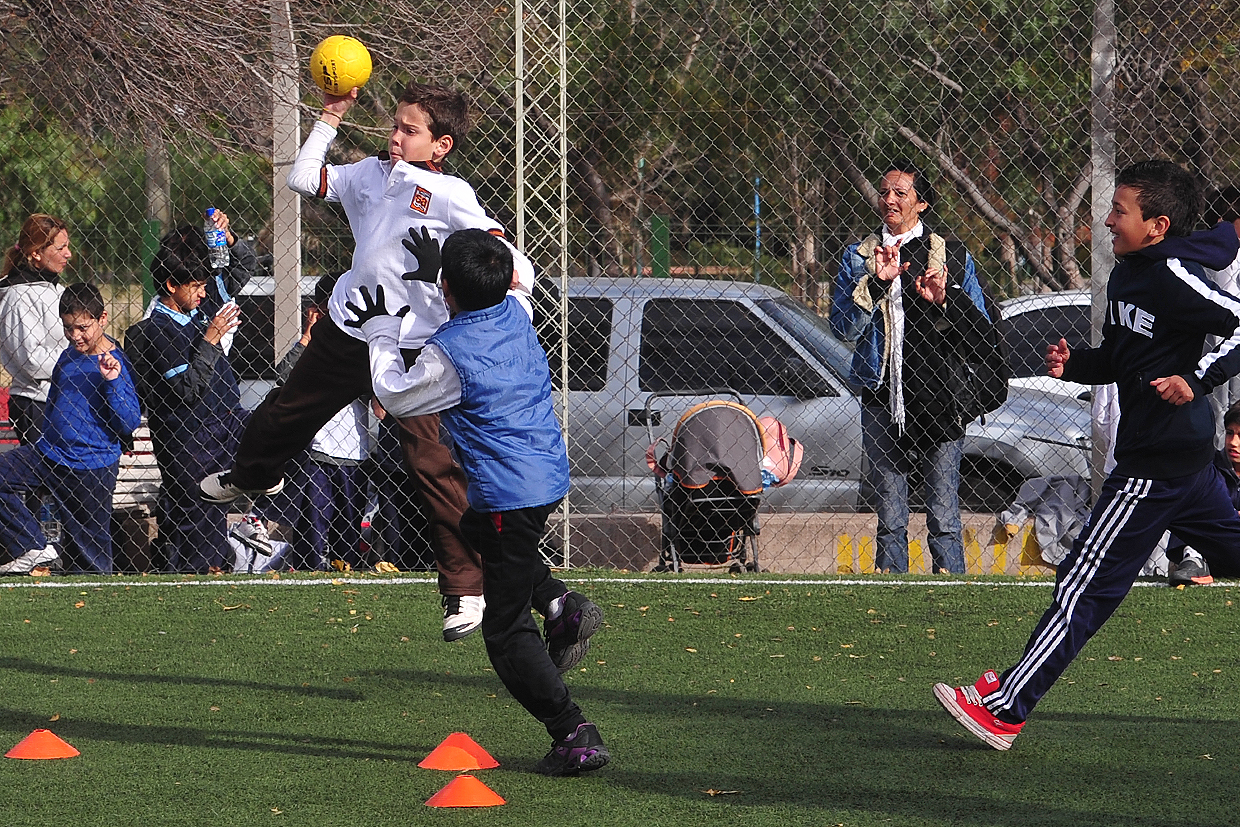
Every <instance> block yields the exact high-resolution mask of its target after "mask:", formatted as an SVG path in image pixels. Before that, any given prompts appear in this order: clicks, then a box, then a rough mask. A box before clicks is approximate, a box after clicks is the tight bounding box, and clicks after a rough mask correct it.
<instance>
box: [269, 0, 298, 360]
mask: <svg viewBox="0 0 1240 827" xmlns="http://www.w3.org/2000/svg"><path fill="white" fill-rule="evenodd" d="M271 51H272V57H273V64H274V69H273V74H272V79H271V126H272V145H271V177H272V182H271V183H272V198H271V230H272V232H271V256H272V265H271V266H272V273H273V275H274V276H275V282H276V283H275V288H274V294H273V299H274V302H273V303H274V306H275V307H274V309H275V330H274V333H273V335H272V340H273V341H272V356H273V359H274V363H275V364H279V361H280V358H281V357H282V356H283V355H284V351H285V349H286V348H287V347H288V346H289V344H290V343H291V342H292V341H293V340H295V339H296V338H297V337H299V336H300V335H301V278H300V277H301V196H300V195H298V194H297V193H295V192H293V191H292V190H291V189H289V188H288V185H287V184H286V183H285V178H286V177H287V176H288V168H289V167H290V166H292V163H293V160H294V159H295V158H296V157H297V151H298V149H299V148H300V146H301V118H300V115H299V114H298V111H297V103H298V99H299V91H300V90H299V89H298V71H297V48H296V46H295V45H294V43H293V17H292V14H291V12H290V10H289V0H272V3H271Z"/></svg>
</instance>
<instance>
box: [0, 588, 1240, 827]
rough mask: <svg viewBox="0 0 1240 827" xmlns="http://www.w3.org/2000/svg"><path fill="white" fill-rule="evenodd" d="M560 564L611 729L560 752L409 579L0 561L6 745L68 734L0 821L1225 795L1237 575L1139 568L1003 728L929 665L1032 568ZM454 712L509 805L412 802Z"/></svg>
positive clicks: (584, 816)
mask: <svg viewBox="0 0 1240 827" xmlns="http://www.w3.org/2000/svg"><path fill="white" fill-rule="evenodd" d="M566 577H567V578H569V579H570V580H574V588H576V589H577V590H579V591H583V592H586V593H587V594H589V595H590V596H591V597H592V599H594V600H595V601H596V602H597V603H599V604H600V605H601V606H602V607H603V609H604V612H605V614H606V626H605V627H604V629H603V630H602V631H601V632H600V633H599V634H598V636H597V637H596V638H595V645H594V647H593V648H592V649H591V651H590V654H589V656H588V657H587V659H586V660H585V662H584V663H583V665H582V668H581V669H580V670H578V671H574V672H573V673H571V674H570V675H569V676H568V678H567V681H568V684H569V687H570V690H571V691H572V693H573V696H574V698H575V699H576V700H577V701H578V703H579V704H580V705H581V706H582V708H583V709H584V710H585V712H586V714H587V716H588V717H589V718H590V719H591V720H593V721H595V722H596V723H597V724H598V726H599V730H600V732H601V733H602V734H603V736H604V738H605V739H606V740H607V743H608V745H609V746H610V748H611V750H612V755H613V762H612V764H611V765H610V766H608V767H606V768H604V769H602V770H600V771H598V772H595V773H592V774H589V775H586V776H583V777H581V778H575V779H572V778H570V779H548V778H543V777H541V776H538V775H535V774H534V773H533V772H532V771H531V769H532V766H533V764H534V763H535V762H536V761H537V760H538V759H539V758H540V757H541V756H542V755H543V753H544V752H546V750H547V748H548V747H549V745H550V742H549V740H548V738H547V736H546V733H545V732H544V731H543V730H542V728H541V727H540V726H539V725H538V724H537V723H536V722H535V721H534V720H533V719H532V718H530V717H529V716H528V715H527V714H526V713H525V712H524V710H522V709H521V708H520V707H519V706H518V705H517V704H516V703H515V702H513V701H512V699H511V698H510V697H509V696H508V695H507V693H506V692H505V691H504V689H503V688H502V686H501V685H500V683H499V681H498V679H497V678H496V677H495V674H494V672H493V671H491V669H490V666H489V664H488V662H487V659H486V653H485V651H484V648H483V643H482V640H481V637H480V636H479V635H475V636H473V637H471V638H468V639H466V640H464V641H460V642H457V643H453V644H445V643H443V642H442V640H441V639H440V638H439V626H440V609H439V601H438V598H437V595H436V594H435V592H434V587H433V585H432V584H430V582H429V581H427V580H425V579H421V580H414V579H411V578H401V577H396V578H390V577H389V578H366V577H359V578H356V579H355V580H349V581H342V580H337V581H336V582H335V583H333V581H332V580H331V579H330V578H323V579H321V580H315V581H314V582H312V583H310V584H303V585H294V584H289V583H288V582H287V578H286V579H285V580H284V581H280V582H279V583H276V582H275V581H272V582H270V583H249V582H243V581H232V582H228V581H227V579H224V580H223V581H222V582H217V583H214V584H211V585H201V584H202V583H203V582H204V581H203V580H202V579H198V580H195V581H192V582H193V583H194V585H183V584H182V585H178V583H177V582H175V581H172V580H168V581H166V582H164V583H160V584H157V585H152V584H151V583H152V581H151V580H145V581H137V580H133V579H126V578H116V579H114V580H107V581H98V582H92V583H89V584H84V585H73V586H69V587H65V583H66V582H67V581H65V580H58V581H55V582H56V583H57V585H58V586H60V587H57V588H47V587H43V588H31V587H21V588H8V587H6V586H7V583H6V584H0V641H2V642H3V643H2V644H0V751H3V750H7V749H9V748H10V747H11V746H13V745H15V744H16V743H17V742H18V741H20V740H21V739H22V738H24V737H25V736H27V735H28V734H30V732H31V731H33V730H34V729H36V728H47V729H51V730H52V731H53V732H54V733H56V734H57V735H58V736H60V737H61V738H64V739H65V740H66V741H68V742H69V743H71V744H72V745H73V746H75V747H76V748H77V749H79V750H81V753H82V754H81V755H80V756H79V757H76V758H71V759H63V760H53V761H27V760H14V759H7V758H6V759H0V813H2V814H3V817H4V823H5V824H6V825H41V827H47V825H74V827H78V825H128V824H151V825H179V824H186V825H190V824H192V825H208V824H210V825H234V824H235V825H254V824H272V825H316V827H318V826H321V827H327V825H349V826H350V827H353V826H354V825H388V824H392V825H396V824H400V825H405V824H410V823H417V824H448V825H458V824H469V825H473V824H486V825H488V826H490V825H497V826H498V825H544V824H545V825H555V826H556V827H558V826H559V825H565V827H567V825H575V824H588V825H620V827H627V825H633V826H634V827H637V825H643V826H646V827H648V826H649V825H697V824H701V825H707V824H710V825H715V824H723V825H747V827H764V826H765V825H769V826H770V827H776V825H848V827H854V825H855V826H856V827H868V825H1035V824H1036V825H1083V824H1088V825H1114V827H1133V826H1134V825H1135V826H1136V827H1144V826H1146V825H1148V826H1149V827H1154V825H1159V826H1160V827H1161V825H1180V824H1184V825H1226V824H1234V823H1235V820H1236V816H1235V809H1234V807H1233V806H1232V805H1233V802H1234V801H1235V797H1236V796H1235V793H1234V786H1235V778H1236V777H1237V771H1238V769H1240V755H1238V754H1237V737H1236V736H1237V724H1238V718H1240V684H1238V683H1237V680H1236V678H1237V672H1238V671H1240V663H1238V662H1237V660H1238V647H1237V644H1238V643H1240V641H1238V639H1237V631H1236V626H1237V620H1238V619H1240V615H1238V612H1237V607H1236V606H1235V605H1234V601H1235V600H1236V598H1237V589H1233V588H1231V587H1226V586H1223V587H1212V588H1195V589H1189V590H1186V591H1175V590H1171V589H1167V588H1138V589H1135V590H1134V591H1133V593H1132V594H1131V595H1130V596H1129V598H1128V600H1127V601H1126V602H1125V603H1124V604H1123V605H1122V606H1121V607H1120V610H1119V611H1118V612H1117V613H1116V615H1115V616H1114V617H1113V618H1112V619H1111V621H1110V622H1109V623H1108V624H1107V626H1106V627H1105V628H1104V629H1103V631H1102V632H1101V633H1100V634H1099V635H1098V636H1097V637H1096V638H1095V639H1094V640H1093V641H1092V642H1091V643H1090V645H1089V646H1087V647H1086V649H1085V651H1084V652H1083V653H1082V655H1081V657H1080V658H1078V660H1077V662H1076V663H1074V664H1073V665H1072V666H1071V667H1070V668H1069V670H1068V671H1067V673H1066V674H1065V675H1064V677H1063V679H1062V680H1061V681H1060V682H1059V683H1058V684H1057V685H1056V686H1055V687H1054V688H1053V689H1052V690H1051V691H1050V693H1048V695H1047V696H1046V698H1045V699H1044V700H1043V702H1042V704H1041V705H1040V706H1039V707H1038V709H1037V710H1036V711H1035V713H1034V714H1033V716H1032V717H1031V718H1030V721H1029V723H1028V725H1027V726H1026V727H1025V731H1024V733H1023V734H1022V735H1021V736H1020V738H1019V739H1018V740H1017V742H1016V746H1015V748H1014V749H1013V750H1012V751H1011V752H1007V753H1000V752H996V751H994V750H991V749H989V748H987V747H986V746H984V745H983V744H982V743H981V742H980V741H977V740H976V739H975V738H973V737H972V736H971V735H968V734H967V733H966V732H965V731H964V730H963V729H961V728H960V726H959V725H958V724H956V723H955V722H954V721H953V720H952V719H951V718H950V717H949V716H948V715H947V714H946V713H945V712H944V711H943V710H942V709H941V708H940V707H939V705H938V704H937V703H936V702H935V700H934V698H933V697H932V695H931V693H930V686H931V685H932V684H933V683H934V682H935V681H939V680H942V681H947V682H949V683H953V684H958V683H968V682H972V681H973V680H975V679H976V678H977V676H978V674H980V672H981V671H982V670H983V669H985V668H989V667H994V668H999V669H1001V668H1003V667H1006V666H1008V665H1010V663H1011V662H1012V661H1013V660H1014V659H1015V657H1016V656H1017V655H1018V654H1019V651H1020V649H1021V647H1022V646H1023V644H1024V642H1025V639H1026V637H1027V636H1028V634H1029V632H1030V630H1031V629H1032V627H1033V624H1034V623H1035V621H1036V620H1037V618H1038V617H1039V615H1040V614H1041V612H1042V609H1043V608H1044V607H1045V605H1046V603H1047V600H1048V599H1049V595H1050V588H1049V585H1047V584H1045V583H1041V584H1037V585H1033V586H1030V585H1028V583H1027V581H1017V580H1014V579H1010V578H1009V579H1004V578H993V579H987V580H986V581H974V582H970V583H967V584H964V583H955V584H949V583H948V582H947V581H944V580H939V581H937V582H935V581H931V580H930V579H928V578H924V577H921V578H919V577H909V578H873V579H871V580H868V581H866V582H863V583H858V582H856V581H846V580H842V579H841V580H831V579H824V578H804V579H803V580H798V579H782V578H781V579H780V580H779V581H774V580H773V579H772V578H767V577H763V576H745V577H738V578H734V579H728V578H721V579H720V580H719V581H718V582H688V581H686V579H684V578H683V577H682V578H681V579H677V578H676V577H674V576H668V577H666V578H650V577H644V578H642V577H629V578H625V577H624V576H623V575H613V574H611V573H604V572H580V571H574V572H571V573H569V574H568V575H566ZM9 582H14V581H9ZM20 582H23V583H25V582H26V581H24V580H23V581H20ZM101 583H102V584H101ZM139 583H141V585H139ZM456 731H460V732H466V733H468V734H469V735H471V736H472V737H473V738H474V739H475V740H476V741H478V742H479V743H480V744H481V745H482V746H483V747H484V748H486V749H487V750H488V751H490V752H491V754H492V755H494V756H495V758H496V759H498V760H499V762H500V764H501V766H500V767H499V768H497V769H491V770H482V771H478V772H476V773H475V774H476V775H477V777H478V778H480V779H481V780H482V781H484V782H485V783H486V784H487V785H488V786H489V787H490V788H491V789H493V790H495V791H496V792H497V793H499V794H500V795H501V796H503V797H504V798H505V799H506V800H507V804H505V805H503V806H500V807H495V808H488V809H432V808H428V807H426V806H424V802H425V801H426V799H428V798H429V797H430V796H432V795H433V794H434V793H435V792H436V791H438V790H439V789H440V788H442V787H443V786H444V785H445V784H447V783H448V782H449V781H450V780H451V779H452V777H453V776H452V774H451V773H444V772H438V771H432V770H424V769H420V768H419V767H418V766H417V764H418V762H419V761H421V760H422V759H423V758H424V757H425V756H426V755H427V754H428V753H429V752H430V751H431V750H432V749H434V747H435V746H436V745H437V744H438V743H439V742H440V741H441V740H442V739H443V738H444V737H445V736H447V735H448V734H450V733H452V732H456ZM712 793H714V794H712Z"/></svg>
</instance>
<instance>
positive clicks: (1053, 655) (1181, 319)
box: [934, 161, 1240, 750]
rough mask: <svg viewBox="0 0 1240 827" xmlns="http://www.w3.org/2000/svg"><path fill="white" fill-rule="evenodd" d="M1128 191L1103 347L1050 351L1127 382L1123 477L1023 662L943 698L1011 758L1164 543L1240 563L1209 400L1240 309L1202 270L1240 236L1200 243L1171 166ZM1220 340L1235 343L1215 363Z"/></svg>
mask: <svg viewBox="0 0 1240 827" xmlns="http://www.w3.org/2000/svg"><path fill="white" fill-rule="evenodd" d="M1115 183H1116V186H1115V195H1114V196H1113V197H1112V199H1111V213H1110V215H1108V216H1107V221H1106V225H1107V229H1109V230H1110V231H1111V247H1112V249H1113V250H1114V251H1115V257H1116V263H1115V269H1114V270H1112V271H1111V278H1110V280H1109V281H1108V282H1107V318H1106V322H1105V323H1104V324H1103V327H1102V344H1101V345H1100V346H1099V347H1096V348H1081V349H1078V350H1071V351H1070V350H1069V349H1068V344H1067V342H1066V341H1064V340H1063V339H1060V340H1059V342H1058V343H1057V344H1053V345H1050V346H1049V347H1048V348H1047V351H1046V367H1047V373H1048V374H1049V375H1051V376H1054V377H1056V378H1061V379H1064V380H1068V381H1073V382H1080V383H1082V384H1086V385H1105V384H1108V383H1111V382H1115V383H1116V384H1117V386H1118V388H1119V407H1120V420H1119V428H1118V430H1117V432H1116V437H1115V468H1114V469H1113V470H1112V471H1111V474H1110V475H1109V476H1108V477H1107V478H1106V481H1105V482H1104V483H1103V484H1102V492H1101V493H1100V495H1099V496H1098V500H1097V502H1096V503H1095V504H1094V509H1093V512H1092V513H1091V514H1090V516H1089V521H1088V522H1087V523H1086V525H1085V528H1084V529H1082V531H1081V534H1080V536H1078V537H1077V538H1076V542H1075V543H1074V544H1073V546H1072V551H1071V552H1069V553H1068V556H1067V557H1066V558H1065V559H1064V561H1063V562H1062V563H1060V564H1059V568H1058V570H1057V572H1056V576H1055V591H1054V593H1053V595H1052V599H1051V605H1050V607H1049V608H1048V609H1047V610H1046V612H1045V614H1043V615H1042V619H1041V620H1039V621H1038V624H1037V626H1036V627H1035V628H1034V630H1033V634H1032V635H1030V637H1029V642H1028V643H1027V644H1026V645H1025V651H1024V653H1023V654H1022V655H1021V657H1020V659H1019V660H1018V661H1017V662H1016V664H1015V665H1014V666H1012V667H1011V668H1009V669H1007V670H1006V671H1005V672H1003V673H1002V674H999V673H997V672H995V671H994V670H987V671H986V672H983V673H982V676H981V677H980V678H979V679H978V680H977V682H976V683H974V684H973V685H971V686H961V687H952V686H949V685H948V684H945V683H939V684H935V686H934V696H935V698H937V699H938V701H939V703H941V704H942V705H943V707H944V708H945V709H946V710H947V711H948V712H949V713H951V715H952V717H953V718H955V719H956V720H957V721H958V722H959V723H960V724H961V725H962V726H963V727H965V729H967V730H968V731H969V732H971V733H972V734H973V735H975V736H977V737H978V738H980V739H981V740H983V741H985V742H986V743H987V744H988V745H989V746H991V747H993V748H994V749H998V750H1006V749H1010V748H1011V746H1012V742H1013V741H1015V740H1016V736H1017V735H1019V734H1020V731H1021V729H1022V728H1023V727H1024V725H1025V719H1026V717H1027V716H1028V714H1029V713H1030V712H1031V711H1033V708H1034V706H1035V705H1036V704H1037V703H1038V701H1039V700H1041V698H1042V696H1043V695H1044V694H1046V692H1047V691H1048V690H1049V689H1050V688H1051V686H1052V685H1053V684H1054V683H1055V681H1056V680H1058V679H1059V676H1060V675H1061V674H1063V671H1064V670H1065V669H1067V668H1068V665H1069V664H1070V663H1072V661H1073V659H1074V658H1075V657H1076V656H1077V654H1078V653H1079V652H1080V651H1081V649H1082V648H1083V647H1084V646H1085V644H1086V642H1088V641H1089V639H1090V638H1091V637H1093V636H1094V634H1095V633H1096V632H1097V631H1098V630H1099V629H1100V628H1102V624H1104V623H1106V621H1107V618H1109V617H1110V616H1111V613H1112V612H1114V611H1115V610H1116V609H1117V608H1118V607H1119V604H1120V602H1121V601H1123V599H1124V597H1125V596H1126V595H1127V594H1128V590H1129V589H1131V588H1132V584H1133V581H1135V580H1136V579H1137V575H1138V574H1140V573H1141V567H1142V566H1143V565H1144V564H1145V561H1146V560H1147V559H1148V558H1149V556H1150V552H1151V551H1152V550H1153V549H1154V546H1155V544H1156V543H1157V542H1158V540H1159V539H1160V538H1161V537H1162V535H1163V532H1164V531H1166V530H1168V529H1170V530H1171V532H1172V533H1173V534H1175V535H1176V536H1177V537H1179V538H1180V539H1181V540H1183V541H1185V542H1187V543H1190V544H1191V545H1192V546H1193V547H1194V548H1196V549H1197V550H1198V551H1200V552H1201V553H1202V554H1203V555H1205V557H1206V559H1208V560H1209V561H1210V565H1211V567H1214V566H1215V564H1216V563H1217V564H1218V565H1219V567H1220V568H1222V567H1234V566H1235V565H1236V564H1238V563H1240V516H1237V513H1236V507H1235V505H1234V504H1233V503H1232V500H1231V495H1230V494H1229V492H1228V490H1227V485H1226V484H1225V482H1224V479H1223V477H1222V475H1221V474H1220V472H1219V469H1218V468H1217V467H1216V466H1215V465H1214V463H1213V461H1212V460H1213V458H1214V432H1215V431H1214V415H1213V412H1212V411H1211V409H1210V403H1209V400H1208V398H1207V396H1208V395H1209V393H1210V391H1211V390H1213V389H1214V388H1215V387H1217V386H1218V385H1221V384H1223V383H1224V382H1226V381H1227V380H1228V379H1229V378H1230V377H1232V376H1235V375H1236V374H1237V372H1240V329H1238V328H1240V299H1236V298H1235V297H1234V296H1231V295H1228V294H1227V293H1224V292H1222V291H1220V290H1219V289H1218V288H1217V287H1215V286H1214V284H1213V282H1210V281H1208V280H1207V279H1206V277H1205V274H1204V271H1203V270H1202V267H1203V265H1204V266H1205V267H1211V268H1220V267H1224V266H1226V265H1227V264H1229V263H1230V262H1231V261H1232V260H1233V259H1234V258H1235V257H1236V251H1237V249H1238V248H1237V239H1236V230H1235V228H1234V227H1233V226H1232V225H1231V224H1227V223H1222V224H1219V225H1217V226H1216V227H1215V228H1214V229H1213V230H1210V231H1207V232H1202V233H1196V234H1193V235H1191V236H1190V235H1189V231H1190V230H1191V229H1192V226H1193V224H1195V223H1196V222H1197V218H1198V217H1199V216H1200V215H1201V210H1202V206H1203V202H1204V199H1203V197H1202V195H1201V190H1200V187H1199V185H1198V184H1197V181H1196V180H1195V179H1194V178H1193V176H1192V175H1191V174H1189V173H1188V172H1186V171H1184V170H1183V169H1181V168H1180V167H1179V166H1177V165H1176V164H1174V163H1172V162H1170V161H1142V162H1140V163H1137V164H1133V165H1132V166H1129V167H1126V168H1125V169H1124V170H1122V171H1121V172H1120V174H1119V175H1118V176H1117V178H1116V182H1115ZM1206 334H1212V335H1215V336H1219V337H1221V338H1222V339H1223V343H1222V344H1221V345H1219V346H1218V348H1216V349H1215V350H1213V351H1211V352H1209V353H1207V354H1205V356H1202V345H1203V344H1204V342H1205V337H1206Z"/></svg>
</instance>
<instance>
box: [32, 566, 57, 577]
mask: <svg viewBox="0 0 1240 827" xmlns="http://www.w3.org/2000/svg"><path fill="white" fill-rule="evenodd" d="M30 576H31V577H51V576H52V570H51V568H49V567H48V566H35V567H34V568H32V569H31V570H30Z"/></svg>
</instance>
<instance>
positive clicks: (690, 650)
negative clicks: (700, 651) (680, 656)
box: [685, 646, 697, 655]
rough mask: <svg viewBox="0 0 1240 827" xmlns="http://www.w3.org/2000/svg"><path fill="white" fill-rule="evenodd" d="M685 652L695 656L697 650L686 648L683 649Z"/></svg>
mask: <svg viewBox="0 0 1240 827" xmlns="http://www.w3.org/2000/svg"><path fill="white" fill-rule="evenodd" d="M685 651H686V652H692V653H693V654H695V655H696V654H697V649H693V648H690V647H688V646H686V647H685Z"/></svg>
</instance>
